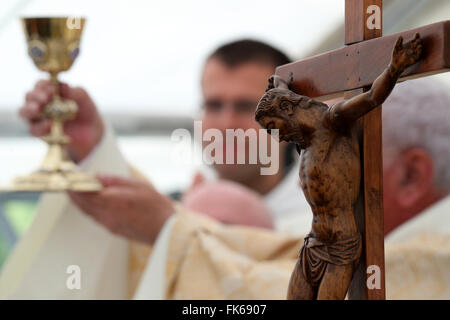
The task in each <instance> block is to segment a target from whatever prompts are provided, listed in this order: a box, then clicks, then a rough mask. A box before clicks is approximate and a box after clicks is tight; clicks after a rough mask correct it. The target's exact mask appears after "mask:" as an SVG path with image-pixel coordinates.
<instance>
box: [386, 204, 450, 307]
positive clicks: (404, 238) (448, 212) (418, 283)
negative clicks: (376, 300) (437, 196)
mask: <svg viewBox="0 0 450 320" xmlns="http://www.w3.org/2000/svg"><path fill="white" fill-rule="evenodd" d="M386 242H387V245H386V291H387V297H388V298H391V299H446V300H448V299H450V196H447V198H444V199H443V200H441V201H439V202H438V203H436V204H435V205H433V206H432V207H430V208H429V209H427V210H425V211H424V212H422V213H421V214H419V215H418V216H416V217H414V218H413V219H411V220H409V221H408V222H406V223H404V224H403V225H401V226H400V227H398V228H397V229H395V230H394V231H393V232H391V233H390V234H389V235H388V236H387V237H386Z"/></svg>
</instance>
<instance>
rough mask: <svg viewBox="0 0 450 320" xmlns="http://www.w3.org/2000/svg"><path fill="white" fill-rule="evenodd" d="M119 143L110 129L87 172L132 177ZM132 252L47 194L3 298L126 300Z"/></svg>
mask: <svg viewBox="0 0 450 320" xmlns="http://www.w3.org/2000/svg"><path fill="white" fill-rule="evenodd" d="M116 145H117V143H116V142H115V137H114V135H113V133H112V130H107V131H106V133H105V135H104V137H103V138H102V141H101V143H100V144H99V145H98V146H97V149H96V150H95V152H94V153H93V154H92V155H91V156H90V158H89V159H87V160H86V162H85V163H83V164H82V165H83V169H84V170H85V171H87V172H90V173H98V172H102V173H111V174H115V175H121V176H129V175H130V170H129V169H128V166H127V164H126V162H125V160H124V159H123V157H122V155H121V154H120V152H119V151H118V149H117V146H116ZM128 254H129V242H128V241H127V240H126V239H124V238H121V237H118V236H115V235H113V234H111V233H109V232H108V231H107V230H106V229H104V228H103V227H102V226H100V225H99V224H97V223H96V222H94V220H93V219H91V218H90V217H88V216H86V215H84V214H82V213H81V212H80V211H79V210H78V209H77V208H76V207H75V206H74V205H73V204H71V202H70V200H69V198H68V197H67V196H66V194H64V193H54V194H43V196H42V197H41V199H40V202H39V204H38V208H37V212H36V215H35V218H34V220H33V222H32V225H31V226H30V229H29V230H28V231H27V232H26V233H25V234H24V236H23V238H22V239H20V241H19V242H18V244H17V245H16V247H15V248H14V250H13V252H12V253H11V255H10V257H9V258H8V260H7V261H6V263H5V265H4V266H3V268H2V270H1V274H0V299H123V298H127V296H128V292H127V290H128V288H127V285H128V284H127V275H128ZM71 266H72V267H71ZM78 267H79V269H78ZM78 271H79V272H78ZM75 273H78V274H79V275H80V277H79V279H80V280H81V281H80V285H81V286H80V289H76V285H77V281H76V280H74V278H71V276H76V274H75Z"/></svg>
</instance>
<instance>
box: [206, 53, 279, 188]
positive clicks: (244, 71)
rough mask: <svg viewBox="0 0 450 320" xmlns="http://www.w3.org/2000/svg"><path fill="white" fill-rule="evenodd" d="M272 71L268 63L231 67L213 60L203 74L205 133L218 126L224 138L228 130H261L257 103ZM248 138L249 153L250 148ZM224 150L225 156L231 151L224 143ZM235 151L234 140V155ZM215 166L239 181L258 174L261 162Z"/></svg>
mask: <svg viewBox="0 0 450 320" xmlns="http://www.w3.org/2000/svg"><path fill="white" fill-rule="evenodd" d="M273 73H274V67H273V66H271V65H269V64H264V63H257V62H252V63H245V64H242V65H239V66H236V67H233V68H230V67H228V66H227V65H225V64H224V63H223V62H222V61H220V60H219V59H216V58H212V59H210V60H209V61H208V62H207V63H206V65H205V69H204V71H203V77H202V92H203V116H202V120H203V132H204V131H205V130H207V129H211V128H215V129H218V130H220V131H221V132H222V134H223V137H224V140H225V137H226V135H225V130H226V129H243V130H244V131H245V130H247V129H254V130H256V131H258V130H259V129H260V126H259V124H258V123H257V122H256V121H255V109H256V105H257V104H258V101H259V99H260V98H261V96H262V95H263V94H264V92H265V89H266V87H267V79H268V78H269V77H270V76H271V75H272V74H273ZM267 139H268V138H267ZM247 140H248V139H246V145H245V149H246V150H245V153H246V156H247V155H248V149H249V148H248V142H247ZM235 142H236V141H235ZM208 143H209V142H208ZM208 143H207V144H208ZM223 152H224V159H225V158H226V153H227V152H231V150H230V146H228V148H227V146H226V145H225V147H224V150H223ZM236 152H237V148H236V143H234V154H235V158H236ZM246 159H248V156H247V157H246ZM235 163H236V161H235ZM246 163H248V161H247V162H246ZM214 168H215V169H216V170H217V171H218V172H219V174H220V175H221V176H222V177H223V178H228V179H230V180H234V181H238V182H239V181H242V180H243V179H244V180H245V179H248V178H249V177H251V176H252V175H254V174H259V165H249V164H245V165H243V164H223V165H219V164H214Z"/></svg>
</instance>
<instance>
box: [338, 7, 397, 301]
mask: <svg viewBox="0 0 450 320" xmlns="http://www.w3.org/2000/svg"><path fill="white" fill-rule="evenodd" d="M349 2H356V3H347V2H346V10H348V11H349V12H351V16H349V17H347V15H346V28H345V39H346V41H345V43H346V44H347V45H348V44H353V43H356V42H360V41H366V40H370V39H374V38H378V37H381V36H382V28H381V29H372V30H369V29H368V28H367V27H366V25H365V24H362V25H361V24H359V26H360V28H359V29H355V28H352V26H353V25H354V24H355V23H351V20H357V21H361V20H363V21H366V20H367V18H368V14H367V10H366V8H367V7H368V6H370V5H372V4H375V5H377V6H379V7H380V9H382V5H383V3H382V1H381V0H375V1H371V0H364V1H361V0H349ZM347 6H348V9H347ZM361 6H362V8H361ZM347 23H348V24H347ZM347 26H349V27H347ZM357 52H358V49H357ZM389 58H390V57H389ZM360 80H361V77H360V76H358V81H360ZM349 81H351V80H349ZM365 91H367V88H359V89H354V90H350V91H347V92H346V93H345V95H344V97H345V98H346V99H349V98H351V97H353V96H356V95H358V94H361V93H362V92H365ZM381 112H382V107H381V106H379V107H378V108H377V109H375V110H372V111H371V112H369V113H368V114H367V115H365V116H364V117H363V118H362V121H360V123H359V124H360V125H362V141H361V140H360V145H361V142H362V154H361V161H362V167H363V174H362V179H361V180H362V188H361V193H360V196H359V198H358V201H357V202H358V204H359V205H356V206H355V215H356V220H357V223H358V229H359V231H360V232H361V234H362V235H363V254H362V257H361V259H360V264H359V266H358V267H357V269H356V270H355V273H354V275H353V279H352V282H351V284H350V288H349V292H348V298H349V299H351V300H354V299H368V300H382V299H385V297H386V294H385V265H384V211H383V159H382V145H381V143H382V134H381V132H382V131H381V130H382V123H381V121H382V120H381V119H382V118H381ZM360 139H361V137H360ZM370 265H377V266H378V267H379V268H380V271H381V272H380V276H381V281H380V284H381V288H380V289H372V290H369V289H368V287H367V284H366V281H367V273H366V271H367V266H370Z"/></svg>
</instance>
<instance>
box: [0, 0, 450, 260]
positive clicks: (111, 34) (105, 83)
mask: <svg viewBox="0 0 450 320" xmlns="http://www.w3.org/2000/svg"><path fill="white" fill-rule="evenodd" d="M344 4H345V1H344V0H316V1H309V0H278V1H276V2H275V1H273V0H272V1H269V0H247V1H240V0H228V1H211V0H209V1H207V0H189V1H181V0H177V1H176V0H166V1H149V0H127V1H125V0H96V1H92V0H90V1H89V0H2V1H1V4H0V43H1V46H2V50H0V74H1V77H0V155H1V158H0V159H1V163H2V168H1V169H0V185H5V184H6V183H8V181H9V180H10V179H12V178H13V177H14V176H16V175H20V174H25V173H28V172H30V171H32V170H33V169H35V168H36V167H37V166H38V165H39V164H40V161H41V160H42V159H43V156H44V154H45V151H46V146H45V144H44V143H42V142H41V141H39V140H38V139H34V138H30V137H28V134H27V129H26V127H25V125H24V124H23V123H22V122H21V121H20V119H19V117H18V116H17V110H18V108H19V107H20V106H21V104H22V103H23V101H24V96H25V93H26V91H28V90H29V89H31V88H32V87H33V86H34V84H35V82H36V81H37V80H39V79H41V78H45V77H46V74H44V73H42V72H40V71H38V70H37V69H36V68H35V66H34V65H33V63H32V61H31V59H30V58H29V57H28V56H27V50H26V43H25V37H24V35H23V31H22V26H21V23H20V20H19V17H22V16H58V15H63V16H83V17H86V18H87V23H86V26H85V30H84V34H83V37H82V41H81V55H80V57H79V58H78V59H77V61H76V62H75V64H74V66H73V67H72V69H71V70H69V71H68V72H66V73H63V74H62V75H61V80H63V81H65V82H68V83H70V84H71V85H80V86H83V87H84V88H86V89H87V91H88V92H89V93H90V95H91V96H92V97H93V98H94V100H95V102H96V103H97V106H98V107H99V109H100V111H101V112H102V114H103V115H104V116H105V118H106V119H108V121H109V123H111V125H112V126H113V127H114V128H115V130H116V132H117V134H118V135H119V142H120V145H121V147H122V150H123V153H124V154H125V156H126V157H127V158H128V159H130V161H131V162H132V163H133V165H134V166H135V167H137V168H138V169H139V170H140V171H141V172H143V173H144V174H146V175H147V176H148V177H149V178H150V179H151V180H152V182H153V183H154V184H155V185H156V186H157V187H158V188H159V189H160V190H161V191H163V192H169V191H171V190H173V189H180V188H183V187H186V186H187V185H188V184H189V182H190V178H191V175H192V174H193V172H194V169H195V168H194V166H193V165H186V164H185V165H180V164H174V163H173V161H170V154H171V149H172V148H173V142H171V140H170V134H171V133H172V131H173V130H174V129H176V128H187V129H191V128H192V126H193V120H194V119H195V117H196V115H197V112H198V109H199V105H200V102H201V96H200V74H201V69H202V65H203V62H204V59H205V58H206V57H207V56H208V54H209V53H210V52H211V51H212V50H214V49H215V48H216V47H217V46H219V45H221V44H223V43H224V42H227V41H231V40H236V39H239V38H253V39H257V40H263V41H266V42H268V43H270V44H272V45H274V46H277V47H279V48H280V49H281V50H283V51H285V52H286V53H288V54H289V55H290V57H291V58H292V59H296V60H298V59H302V58H305V57H308V56H312V55H315V54H318V53H322V52H325V51H328V50H333V49H336V48H339V47H342V46H343V42H344ZM449 16H450V1H448V0H433V1H427V0H385V1H384V8H383V33H384V34H385V35H387V34H392V33H396V32H400V31H403V30H406V29H410V28H414V27H419V26H423V25H426V24H430V23H433V22H438V21H442V20H447V19H449ZM435 77H438V78H440V79H442V81H445V82H447V83H448V84H449V85H450V77H449V75H447V74H445V75H438V76H435ZM38 196H39V195H38V194H14V195H11V194H0V268H1V264H2V262H3V260H4V258H5V257H6V255H7V252H9V251H10V249H11V248H12V247H13V245H14V244H15V242H16V240H17V238H18V237H20V234H22V233H23V232H24V231H25V230H26V228H27V226H28V225H29V224H30V222H31V220H32V217H33V212H34V210H33V209H34V206H35V203H36V201H37V199H38Z"/></svg>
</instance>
